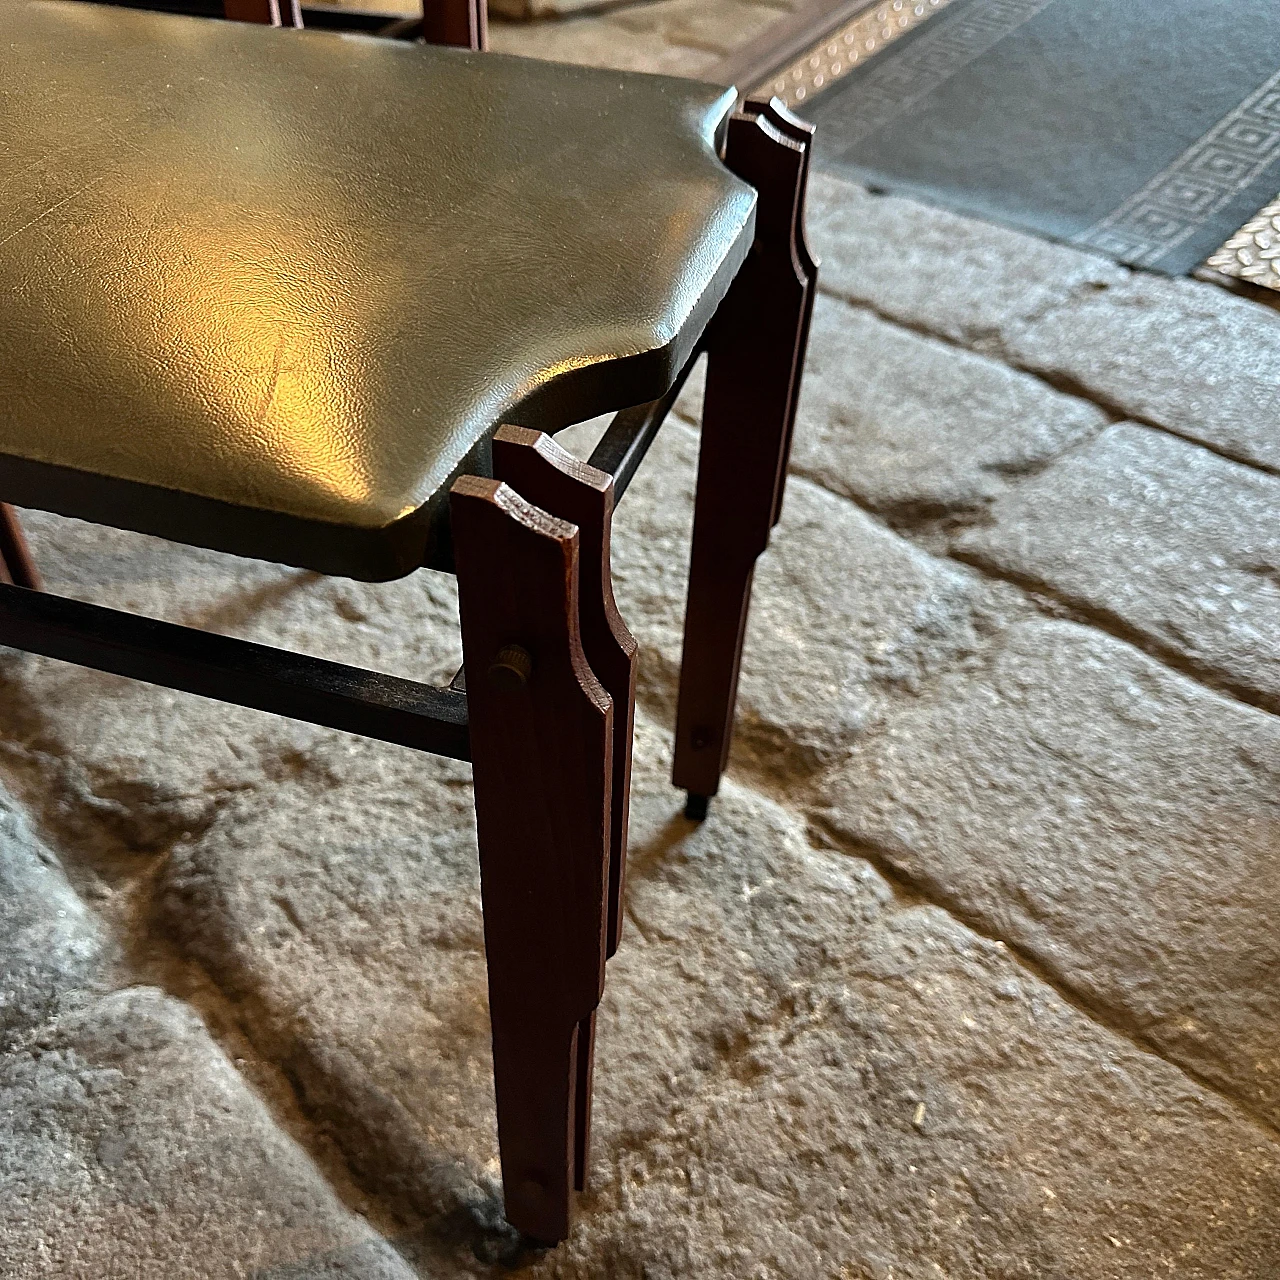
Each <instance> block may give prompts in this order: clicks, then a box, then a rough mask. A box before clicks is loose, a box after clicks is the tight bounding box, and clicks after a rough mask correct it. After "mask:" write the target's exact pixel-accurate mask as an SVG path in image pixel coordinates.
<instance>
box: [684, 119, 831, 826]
mask: <svg viewBox="0 0 1280 1280" xmlns="http://www.w3.org/2000/svg"><path fill="white" fill-rule="evenodd" d="M784 111H785V108H782V107H781V105H780V104H776V105H775V104H770V106H769V109H768V111H761V110H760V109H756V110H754V111H749V112H747V113H743V114H739V115H735V116H734V117H733V119H732V120H731V121H730V122H729V134H728V142H727V148H726V154H725V163H726V164H727V165H728V166H729V167H730V168H731V169H733V171H734V172H735V173H737V174H738V175H739V176H740V177H742V178H743V179H745V180H746V181H747V182H749V183H751V185H752V186H754V187H755V188H756V190H757V191H758V192H759V205H758V209H757V214H756V240H755V244H754V246H753V248H752V252H751V256H750V257H749V258H748V260H747V262H746V264H745V265H744V267H743V268H742V271H741V272H739V274H738V278H737V279H736V280H735V281H734V283H733V287H732V288H731V290H730V292H729V295H728V297H726V299H725V301H724V303H723V304H722V305H721V307H720V311H719V312H718V313H717V316H716V319H715V321H714V322H713V328H712V332H711V335H710V339H709V360H708V365H707V390H706V398H705V402H704V408H703V416H702V444H701V450H700V454H699V459H698V491H697V500H696V505H695V510H694V525H693V551H692V558H691V561H690V567H689V600H688V606H687V610H686V613H685V638H684V659H683V663H682V665H681V671H680V695H679V705H678V708H677V713H676V745H675V767H674V769H673V775H672V776H673V780H674V782H675V784H676V786H678V787H683V788H684V789H685V790H686V791H687V792H688V793H689V803H688V807H687V809H686V812H687V814H688V815H689V816H690V817H693V818H702V817H705V816H706V806H707V801H708V799H709V798H710V797H711V796H713V795H715V794H716V792H717V791H718V790H719V786H720V775H721V774H722V773H723V772H724V767H725V764H726V763H727V761H728V756H729V744H730V740H731V735H732V729H733V710H734V703H735V700H736V698H737V686H738V670H739V666H740V663H741V657H742V641H743V637H744V635H745V632H746V624H747V613H748V608H749V606H750V602H751V582H752V576H753V574H754V571H755V562H756V560H757V559H758V558H759V556H760V554H761V552H763V551H764V549H765V547H766V546H767V545H768V542H769V532H770V530H771V528H772V527H773V524H774V522H775V519H776V517H777V516H778V515H779V514H780V512H781V503H782V497H781V495H782V487H783V485H784V483H785V480H786V466H787V456H788V452H789V447H790V433H791V430H792V426H793V424H794V420H795V409H796V402H797V399H798V395H799V384H800V374H801V370H802V368H803V365H804V351H805V338H806V335H807V325H808V316H809V314H810V311H811V307H812V298H813V292H814V288H815V282H816V265H815V264H814V262H813V260H812V258H811V257H810V256H809V254H808V251H807V249H805V248H804V246H803V237H802V230H801V229H802V227H803V220H804V191H805V178H806V175H807V169H808V148H809V143H808V138H809V135H810V132H811V130H810V129H809V127H808V126H807V125H804V124H803V123H802V122H800V121H798V120H795V119H794V117H789V116H788V117H786V119H783V118H782V116H781V115H780V114H779V113H781V112H784ZM775 119H778V120H780V121H781V123H782V124H783V125H784V126H785V129H786V132H783V130H782V129H781V128H779V126H778V125H777V124H775V123H774V120H775Z"/></svg>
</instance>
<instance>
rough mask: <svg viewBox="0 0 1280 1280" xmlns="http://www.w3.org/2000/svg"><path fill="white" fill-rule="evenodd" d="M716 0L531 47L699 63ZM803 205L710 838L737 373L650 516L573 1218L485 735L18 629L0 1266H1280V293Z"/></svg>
mask: <svg viewBox="0 0 1280 1280" xmlns="http://www.w3.org/2000/svg"><path fill="white" fill-rule="evenodd" d="M695 8H696V7H695V6H693V5H692V4H690V3H687V2H686V0H663V2H662V3H658V4H654V5H650V6H645V7H644V8H642V9H641V8H638V9H635V10H620V11H615V12H613V13H611V14H609V15H606V16H604V17H594V18H582V19H575V20H567V21H565V22H564V23H563V24H546V25H545V26H536V27H528V28H516V27H512V28H504V29H503V30H502V36H501V42H502V43H506V44H508V45H518V44H519V42H520V40H521V39H523V38H526V37H527V41H528V47H530V48H532V49H534V50H535V51H537V52H547V51H548V49H549V48H550V47H551V46H552V45H554V46H555V48H556V51H557V52H558V53H559V54H560V56H571V55H573V54H574V53H575V51H580V52H581V54H582V56H583V57H585V58H590V59H594V60H597V61H607V60H608V57H609V56H613V55H611V54H610V53H609V51H610V50H613V51H614V52H615V53H616V59H617V61H618V62H619V63H622V64H626V65H662V66H664V67H668V68H670V67H676V69H683V64H682V60H689V61H693V60H694V57H693V54H692V53H690V52H689V51H690V49H693V48H694V46H692V45H688V44H680V43H679V41H678V40H677V41H676V42H675V43H667V37H666V36H664V35H663V34H662V33H663V32H664V31H670V30H675V31H677V32H681V31H685V30H687V28H685V27H681V26H680V25H679V24H680V23H681V22H685V21H686V20H688V21H689V22H692V21H693V18H692V17H690V15H691V14H695ZM743 8H744V6H741V5H739V6H737V8H736V9H732V8H731V7H727V6H726V8H725V9H724V11H723V12H722V13H721V19H720V21H721V27H720V38H721V40H722V41H729V40H730V38H731V34H727V33H726V29H725V26H724V24H725V22H726V21H728V19H726V18H725V16H724V15H725V13H731V12H733V13H740V12H741V11H742V9H743ZM745 8H750V9H752V10H756V9H760V8H763V6H745ZM697 12H699V13H703V14H705V13H707V12H709V8H701V9H697ZM755 16H758V15H755V14H753V18H754V17H755ZM626 23H634V24H637V25H636V28H635V29H636V31H637V32H638V33H639V34H638V35H637V37H636V42H635V44H634V45H633V46H630V47H628V48H624V49H621V50H620V51H619V50H618V41H617V36H618V31H619V30H620V29H621V30H626V27H625V24H626ZM610 24H612V25H610ZM619 24H622V26H621V27H620V26H619ZM664 24H667V25H665V26H664ZM743 38H746V37H745V36H744V37H743ZM557 42H559V43H558V44H557ZM575 42H576V43H575ZM646 42H650V43H646ZM657 45H661V47H662V49H664V50H666V52H665V53H662V54H661V56H656V55H653V53H652V50H653V48H655V47H657ZM694 52H697V51H696V49H695V50H694ZM703 52H704V54H705V59H709V58H713V56H714V54H713V53H705V51H703ZM698 56H699V57H703V54H699V55H698ZM664 58H665V59H667V60H666V61H664V60H663V59H664ZM646 59H651V60H650V61H649V62H646V61H645V60H646ZM705 59H704V61H703V62H702V63H700V64H699V66H700V67H701V68H702V69H704V70H705V66H706V65H707V63H706V61H705ZM811 232H812V237H813V240H814V242H815V247H816V248H817V250H818V252H819V253H820V254H821V256H822V257H823V259H824V264H823V275H822V291H823V292H822V297H821V299H820V301H819V305H818V310H817V315H816V318H815V329H814V338H813V346H812V358H811V363H810V369H809V381H808V384H807V389H806V394H805V400H804V403H803V405H802V411H801V416H800V423H799V426H798V431H797V447H796V454H795V459H794V467H793V475H792V478H791V481H790V485H789V489H788V494H787V501H786V508H785V512H784V517H783V521H782V524H781V525H780V527H779V529H778V530H777V533H776V536H775V539H774V545H773V546H772V548H771V549H770V551H769V553H768V555H767V557H766V558H765V559H764V560H762V561H761V565H760V570H759V574H758V577H757V585H756V604H755V608H754V611H753V616H752V622H751V628H750V634H749V637H748V642H747V652H746V660H745V669H744V677H743V685H742V693H741V704H740V717H739V720H740V728H739V737H738V741H737V747H736V750H735V754H734V759H733V763H732V767H731V771H730V778H729V780H728V781H727V783H726V785H725V788H724V791H723V793H722V795H721V796H720V797H719V798H718V800H717V801H716V803H715V804H714V806H713V809H712V814H711V817H710V819H709V820H708V821H707V822H706V823H705V824H703V825H701V826H695V825H694V824H691V823H688V822H686V821H685V820H684V819H683V817H682V816H681V797H680V796H679V795H678V794H677V793H675V792H674V791H673V790H672V789H671V787H670V785H669V783H668V781H667V773H668V769H669V738H670V725H671V718H672V710H673V698H674V684H675V678H676V673H677V664H678V661H679V645H680V626H681V613H682V607H683V589H684V574H685V562H686V547H687V537H688V526H689V521H690V500H691V494H692V484H693V467H694V462H695V458H696V450H697V418H698V396H697V390H696V387H695V388H693V389H692V390H691V391H690V392H689V393H687V394H686V396H685V397H684V398H683V399H682V401H681V404H680V406H679V414H678V416H677V417H676V418H674V419H673V420H672V422H671V423H670V424H669V425H668V426H667V427H666V428H665V429H664V432H663V434H662V436H661V437H660V439H659V443H658V445H657V446H656V447H655V450H654V452H653V454H652V455H651V459H650V461H649V462H648V463H647V464H646V466H645V467H644V469H643V470H642V471H641V473H640V475H639V477H638V478H637V480H636V483H635V485H634V487H633V490H632V492H631V495H630V496H629V497H628V499H627V502H626V503H625V504H624V506H623V507H622V510H621V513H620V516H619V521H618V529H617V534H616V542H615V576H616V579H617V589H618V595H619V600H620V604H621V607H622V610H623V612H624V614H625V615H626V617H627V618H628V620H629V622H630V624H631V626H632V628H633V629H634V630H635V631H636V633H637V634H638V636H639V638H640V640H641V644H642V651H643V667H642V677H641V705H640V709H639V717H638V718H639V728H638V737H637V757H636V778H635V793H634V801H633V804H634V819H633V833H632V853H631V864H630V867H631V869H630V881H629V898H628V904H627V923H626V935H625V938H624V942H623V947H622V950H621V951H620V952H619V954H618V956H617V957H616V958H615V960H614V961H612V962H611V964H610V974H609V989H608V994H607V996H606V1000H605V1003H604V1006H603V1008H602V1013H601V1029H600V1044H599V1050H598V1067H597V1072H598V1075H597V1080H598V1094H597V1111H596V1133H595V1147H594V1155H593V1167H592V1190H591V1192H590V1194H588V1195H587V1196H586V1197H585V1199H584V1202H583V1204H582V1214H581V1221H580V1224H579V1226H578V1229H577V1231H576V1233H575V1235H574V1237H573V1239H572V1240H571V1241H570V1242H569V1243H567V1244H566V1245H564V1246H562V1247H561V1248H560V1249H558V1250H555V1251H550V1252H543V1253H538V1252H529V1251H524V1250H522V1249H521V1248H520V1245H519V1242H518V1241H516V1240H515V1239H514V1238H513V1237H512V1235H511V1233H510V1231H509V1229H507V1228H506V1227H505V1225H504V1224H503V1222H502V1219H501V1210H500V1198H499V1192H498V1181H497V1162H496V1149H495V1135H494V1122H493V1104H492V1095H491V1087H490V1081H489V1070H490V1066H489V1061H488V1049H487V1043H486V1042H487V1034H488V1029H487V1018H486V1010H485V996H484V966H483V950H482V941H481V930H480V913H479V901H478V886H477V877H476V869H475V847H474V826H473V820H472V817H471V808H470V771H469V768H468V767H467V766H465V765H459V764H456V763H453V762H449V761H442V760H436V759H433V758H429V757H426V758H424V757H421V756H418V755H416V754H414V753H412V752H409V751H406V750H402V749H399V748H394V747H390V746H384V745H379V744H375V743H370V742H367V741H364V740H361V739H357V738H353V737H349V736H346V735H343V734H338V733H333V732H329V731H327V730H321V729H316V728H312V727H308V726H299V725H294V724H291V723H289V722H287V721H284V720H280V719H277V718H275V717H271V716H267V715H263V714H259V713H256V712H251V711H237V710H234V709H230V708H224V707H221V706H217V705H215V704H212V703H207V702H205V701H202V700H200V699H197V698H193V697H187V696H185V695H179V694H173V693H168V692H165V691H162V690H158V689H153V688H150V687H148V686H145V685H138V684H132V683H129V682H127V681H123V680H117V679H114V678H111V677H106V676H101V675H98V674H95V673H90V672H84V671H79V670H76V669H73V668H70V667H65V666H60V665H58V664H55V663H52V662H47V661H45V660H43V659H39V658H35V657H31V656H26V655H18V654H12V653H4V654H0V690H2V692H3V695H4V696H3V697H2V698H0V889H2V892H0V975H2V981H0V1100H2V1102H0V1275H2V1276H4V1277H14V1280H28V1278H29V1277H37V1276H39V1277H45V1276H59V1277H61V1276H67V1277H77V1278H78V1277H94V1278H95V1280H96V1278H97V1277H107V1278H114V1277H121V1278H123V1277H139V1276H140V1277H157V1278H159V1277H166V1278H167V1277H193V1278H195V1280H205V1278H209V1280H213V1278H215V1277H216V1278H218V1280H221V1278H222V1277H247V1276H256V1277H261V1278H263V1280H268V1278H270V1280H284V1278H286V1277H288V1278H290V1280H304V1278H310V1277H326V1276H333V1277H337V1276H344V1277H360V1278H361V1280H365V1278H368V1280H374V1278H376V1280H383V1278H387V1280H391V1278H400V1277H404V1278H405V1280H409V1278H411V1277H415V1276H417V1277H427V1276H430V1277H453V1276H458V1277H461V1276H486V1275H501V1274H507V1273H509V1272H510V1270H511V1269H512V1268H515V1269H516V1270H517V1271H518V1273H520V1274H528V1275H531V1276H547V1277H559V1278H564V1280H569V1278H572V1277H593V1278H594V1277H611V1278H612V1277H619V1278H623V1280H627V1278H632V1277H634V1278H635V1280H667V1278H669V1277H670V1278H674V1277H688V1276H697V1277H703V1276H706V1277H725V1280H730V1278H732V1280H743V1278H749V1280H774V1278H777V1280H781V1278H787V1280H791V1278H794V1280H811V1278H813V1277H822V1278H823V1280H939V1278H948V1280H1013V1278H1014V1277H1032V1278H1035V1280H1113V1278H1114V1280H1149V1278H1150V1277H1153V1276H1171V1277H1194V1278H1203V1280H1271V1277H1274V1276H1275V1275H1277V1274H1280V1221H1278V1214H1280V986H1278V985H1277V981H1276V977H1275V975H1276V973H1277V972H1278V971H1280V941H1277V935H1276V932H1275V930H1274V928H1273V926H1272V918H1271V917H1272V915H1273V912H1272V910H1271V902H1272V898H1273V896H1274V895H1275V894H1276V893H1277V891H1280V870H1277V863H1278V861H1280V858H1278V855H1280V811H1278V804H1280V800H1278V796H1280V786H1278V785H1277V784H1278V783H1280V720H1277V717H1276V713H1277V711H1278V710H1280V707H1278V705H1277V704H1278V703H1280V675H1278V674H1277V672H1278V671H1280V666H1278V665H1277V663H1278V659H1280V642H1278V641H1277V636H1278V635H1280V627H1278V626H1277V625H1276V624H1277V621H1278V620H1280V619H1278V609H1277V598H1278V592H1280V569H1278V568H1277V543H1276V535H1275V533H1274V531H1273V530H1274V526H1275V524H1276V522H1275V521H1274V520H1268V519H1266V517H1267V516H1268V515H1269V514H1273V513H1275V510H1276V505H1277V501H1278V499H1280V478H1278V477H1277V475H1276V471H1277V462H1278V461H1280V457H1278V455H1277V446H1276V443H1275V439H1274V435H1273V424H1274V422H1275V421H1276V418H1277V410H1280V392H1278V391H1277V390H1276V388H1277V387H1278V386H1280V319H1278V318H1277V317H1276V316H1275V314H1274V313H1272V312H1270V311H1267V310H1264V309H1262V308H1260V307H1258V306H1256V305H1254V304H1252V303H1249V302H1246V301H1242V300H1240V299H1237V298H1234V297H1232V296H1230V295H1228V294H1226V293H1224V292H1220V291H1218V290H1216V289H1214V288H1212V287H1211V286H1208V285H1204V284H1200V283H1195V282H1190V281H1169V280H1162V279H1158V278H1155V277H1143V276H1136V275H1132V274H1131V273H1129V272H1128V271H1126V270H1124V269H1122V268H1119V267H1116V266H1115V265H1114V264H1111V263H1109V262H1107V261H1104V260H1101V259H1097V258H1093V257H1089V256H1086V255H1082V254H1079V253H1076V252H1074V251H1071V250H1067V249H1064V248H1061V247H1056V246H1052V245H1047V244H1044V243H1042V242H1040V241H1037V240H1033V239H1031V238H1029V237H1026V236H1024V235H1021V234H1017V233H1013V232H1009V231H1005V230H1001V229H999V228H995V227H991V226H988V225H985V224H982V223H979V222H975V221H972V220H967V219H963V218H959V217H956V216H955V215H952V214H949V213H944V212H940V211H937V210H932V209H928V208H925V207H923V206H921V205H917V204H913V203H910V202H908V201H903V200H897V199H890V198H886V197H877V196H871V195H868V194H867V193H865V192H862V191H860V190H858V189H856V188H853V187H850V186H848V185H847V184H844V183H841V182H838V181H835V180H833V179H830V178H827V177H824V176H822V175H819V176H817V177H816V178H815V183H814V192H813V202H812V212H811ZM597 429H598V426H597V425H593V424H587V425H585V426H583V427H581V428H574V429H573V430H572V431H570V432H568V433H566V434H565V436H564V437H562V439H564V440H566V441H567V442H568V443H570V444H572V445H573V447H575V448H576V449H577V450H579V451H585V450H586V449H587V448H588V447H589V444H590V441H591V438H592V434H593V432H594V431H595V430H597ZM27 523H28V527H29V529H30V531H31V534H32V538H33V542H34V545H35V550H36V552H37V555H38V557H39V559H40V561H41V563H42V565H43V567H44V569H45V571H46V574H47V576H48V578H49V581H50V585H51V586H52V587H53V588H54V589H56V590H59V591H61V592H64V593H67V594H72V595H76V596H79V597H82V598H86V599H93V600H98V601H101V602H104V603H109V604H113V605H117V606H120V607H126V608H131V609H135V610H139V611H143V612H147V613H151V614H154V615H157V616H162V617H169V618H173V619H177V620H181V621H185V622H188V623H191V624H195V625H202V626H207V627H210V628H213V629H215V630H221V631H225V632H228V633H231V634H237V635H243V636H247V637H251V638H255V639H259V640H270V641H273V642H277V643H281V644H285V645H288V646H290V647H293V648H297V649H301V650H306V651H310V652H314V653H321V654H324V655H326V656H329V657H333V658H336V659H339V660H342V661H347V662H357V663H364V664H368V665H371V666H374V667H377V668H381V669H385V670H389V671H395V672H398V673H402V674H406V675H410V676H414V677H416V678H421V679H428V680H436V681H439V680H441V679H443V678H446V677H447V675H448V674H450V673H451V672H452V670H453V669H454V667H455V666H456V664H457V661H458V646H457V634H456V597H455V594H454V588H453V583H452V580H451V579H449V578H447V577H443V576H440V575H434V574H427V573H422V574H418V575H416V576H415V577H413V578H411V579H408V580H405V581H402V582H398V583H391V584H384V585H376V586H371V585H367V584H358V583H351V582H345V581H340V580H326V579H322V578H319V577H317V576H316V575H312V574H307V573H302V572H299V571H295V570H289V569H281V568H278V567H274V566H270V565H265V564H260V563H256V562H252V561H243V560H236V559H233V558H230V557H225V556H219V555H216V554H213V553H209V552H201V551H197V550H192V549H188V548H182V547H176V546H172V545H170V544H166V543H163V542H160V541H158V540H155V539H150V538H146V537H142V536H140V535H131V534H125V533H119V532H111V531H104V530H99V529H95V528H91V527H90V526H87V525H83V524H79V523H77V522H75V521H70V520H64V519H60V518H57V517H54V516H49V515H43V514H40V513H35V512H32V513H29V515H28V517H27Z"/></svg>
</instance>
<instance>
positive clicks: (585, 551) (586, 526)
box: [493, 426, 639, 955]
mask: <svg viewBox="0 0 1280 1280" xmlns="http://www.w3.org/2000/svg"><path fill="white" fill-rule="evenodd" d="M493 474H494V476H495V477H496V478H497V479H499V480H504V481H506V483H507V484H509V485H510V486H511V487H512V488H513V489H514V490H515V491H516V492H517V493H519V494H520V495H521V496H522V497H525V498H527V499H528V500H529V501H530V502H532V503H534V504H536V505H537V506H539V507H543V508H544V509H545V510H547V511H550V512H552V513H554V514H555V515H557V516H559V517H560V518H561V519H563V520H569V521H571V522H572V523H573V524H576V525H577V526H578V553H579V562H580V564H581V572H580V574H579V579H578V616H579V620H580V625H581V631H582V647H583V649H584V651H585V652H586V656H587V663H588V665H589V666H590V667H591V670H592V671H593V672H594V673H595V676H596V679H597V680H599V681H600V683H601V684H602V685H604V687H605V689H606V690H607V691H608V693H609V696H610V697H611V698H612V699H613V812H612V819H611V822H610V848H609V920H608V926H607V937H608V941H607V950H606V954H607V955H613V953H614V952H615V951H617V949H618V942H619V941H620V939H621V937H622V917H623V911H622V901H623V893H624V890H625V885H626V866H627V829H628V815H629V812H630V803H631V743H632V738H633V735H634V731H635V702H636V672H637V670H638V668H639V647H638V646H637V644H636V641H635V637H634V636H633V635H632V634H631V632H630V631H628V630H627V624H626V623H625V622H623V620H622V615H621V614H620V613H619V612H618V606H617V603H616V602H615V600H614V598H613V575H612V574H611V572H610V569H609V539H610V530H611V527H612V523H613V506H614V498H613V479H612V477H611V476H609V475H608V474H607V473H606V472H604V471H599V470H597V469H596V468H595V467H592V466H588V465H587V464H586V463H585V462H582V461H580V460H579V459H578V458H575V457H574V456H573V454H571V453H569V452H568V451H567V450H565V449H563V448H562V447H561V446H560V445H558V444H557V443H556V442H555V441H554V440H553V439H551V437H550V436H548V435H544V434H543V433H542V432H541V431H530V430H529V429H527V428H525V427H510V426H507V427H501V428H500V429H499V430H498V432H497V434H496V435H495V436H494V438H493Z"/></svg>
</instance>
